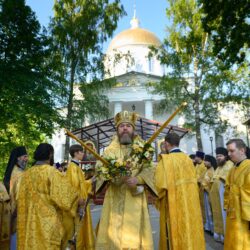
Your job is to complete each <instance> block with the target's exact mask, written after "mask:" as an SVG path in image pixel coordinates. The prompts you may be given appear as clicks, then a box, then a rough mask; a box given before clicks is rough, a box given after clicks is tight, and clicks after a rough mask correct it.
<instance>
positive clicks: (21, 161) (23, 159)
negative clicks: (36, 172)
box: [4, 146, 28, 249]
mask: <svg viewBox="0 0 250 250" xmlns="http://www.w3.org/2000/svg"><path fill="white" fill-rule="evenodd" d="M27 162H28V154H27V151H26V148H25V147H24V146H19V147H16V148H14V149H13V150H12V151H11V154H10V157H9V161H8V165H7V168H6V171H5V174H4V184H5V187H6V189H7V191H8V192H9V195H10V201H11V202H10V204H11V244H10V246H11V249H16V237H17V236H16V220H17V204H16V202H17V193H18V188H19V183H20V180H21V177H22V175H23V173H24V170H25V167H26V165H27Z"/></svg>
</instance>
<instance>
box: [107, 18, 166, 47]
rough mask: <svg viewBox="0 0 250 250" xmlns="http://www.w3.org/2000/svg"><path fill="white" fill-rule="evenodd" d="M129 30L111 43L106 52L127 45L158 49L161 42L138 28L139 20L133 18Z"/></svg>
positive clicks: (153, 35) (117, 36)
mask: <svg viewBox="0 0 250 250" xmlns="http://www.w3.org/2000/svg"><path fill="white" fill-rule="evenodd" d="M130 23H131V28H130V29H127V30H124V31H122V32H121V33H119V34H118V35H116V36H115V37H114V39H113V40H112V41H111V43H110V45H109V48H108V51H112V50H114V49H118V48H121V47H123V46H127V45H147V46H155V47H159V46H160V45H161V41H160V40H159V38H158V37H157V36H156V35H155V34H154V33H152V32H150V31H148V30H146V29H142V28H140V27H139V20H138V19H137V18H136V17H133V19H132V20H131V22H130Z"/></svg>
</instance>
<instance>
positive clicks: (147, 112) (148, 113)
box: [145, 100, 153, 120]
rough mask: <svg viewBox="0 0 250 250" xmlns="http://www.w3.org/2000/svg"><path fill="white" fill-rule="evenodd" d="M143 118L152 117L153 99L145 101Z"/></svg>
mask: <svg viewBox="0 0 250 250" xmlns="http://www.w3.org/2000/svg"><path fill="white" fill-rule="evenodd" d="M145 118H147V119H150V120H152V119H153V101H152V100H146V101H145Z"/></svg>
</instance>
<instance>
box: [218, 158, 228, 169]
mask: <svg viewBox="0 0 250 250" xmlns="http://www.w3.org/2000/svg"><path fill="white" fill-rule="evenodd" d="M226 162H227V159H226V158H225V159H223V160H220V159H218V160H217V164H218V166H219V167H223V166H224V165H225V163H226Z"/></svg>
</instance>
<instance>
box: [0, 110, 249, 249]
mask: <svg viewBox="0 0 250 250" xmlns="http://www.w3.org/2000/svg"><path fill="white" fill-rule="evenodd" d="M135 122H136V114H135V113H132V112H128V111H123V112H120V113H118V114H117V115H116V116H115V124H116V129H117V133H116V135H114V137H113V139H112V142H111V143H110V145H109V146H108V147H107V148H106V149H105V150H104V153H103V157H104V158H105V157H106V158H109V157H111V158H116V159H118V160H127V161H128V166H131V164H133V162H131V159H130V158H129V157H130V153H131V145H132V143H133V142H135V141H136V140H138V139H139V136H137V135H135V133H134V131H135ZM179 143H180V137H179V136H178V135H177V134H175V133H168V134H167V135H166V137H165V141H164V143H163V146H164V147H163V150H166V153H165V152H162V154H160V155H159V159H158V165H157V166H156V167H153V163H152V161H148V162H147V163H146V164H144V165H138V167H137V166H135V167H133V170H132V174H131V176H125V177H122V178H120V179H114V180H111V181H108V182H107V181H105V180H102V178H101V177H96V176H94V177H93V178H91V179H89V180H86V178H85V176H84V172H83V171H82V170H81V167H80V163H79V162H80V161H81V160H82V158H83V148H82V146H80V145H72V146H71V147H70V155H71V158H72V160H71V162H70V163H69V165H68V169H67V171H66V174H63V173H61V172H59V171H58V170H57V169H56V168H54V167H52V166H53V154H54V149H53V147H52V146H51V145H50V144H47V143H42V144H40V145H39V146H38V147H37V149H36V151H35V152H34V161H35V162H34V164H33V166H32V167H31V168H28V169H25V166H26V164H27V161H28V155H27V152H26V149H25V147H23V146H22V147H17V148H15V149H14V150H13V151H12V152H11V155H10V158H9V163H8V166H7V168H6V172H5V176H4V181H3V183H1V184H0V249H1V250H5V249H11V250H12V249H18V250H29V249H30V250H43V249H46V250H54V249H58V250H59V249H77V250H80V249H81V250H91V249H97V250H153V249H160V250H163V249H164V250H165V249H173V250H186V249H188V250H192V249H194V250H203V249H205V239H204V229H205V231H209V232H210V233H211V234H212V235H213V237H214V239H215V240H216V241H220V242H222V243H223V242H224V249H226V250H234V249H235V250H250V160H248V159H247V153H246V145H245V143H244V142H243V141H242V140H241V139H231V140H230V141H228V142H227V144H226V145H227V149H226V148H217V149H216V159H215V158H214V157H213V156H211V155H205V154H204V153H203V152H200V151H197V153H196V155H195V156H194V157H192V156H188V155H187V154H185V153H183V152H182V151H181V149H180V148H179ZM191 158H193V159H191ZM97 168H102V163H101V162H97V164H96V169H97ZM103 188H106V194H105V198H104V204H103V208H102V213H101V217H100V221H99V223H98V225H97V228H96V229H95V230H94V229H93V227H92V220H91V213H90V208H89V205H88V202H89V199H90V198H91V197H93V194H94V193H98V192H100V191H101V190H102V189H103ZM147 192H151V193H152V194H154V195H155V197H156V199H155V200H156V202H155V206H156V208H157V209H158V210H159V212H160V225H159V231H160V237H159V246H154V244H153V237H152V230H151V224H150V216H149V211H148V204H147Z"/></svg>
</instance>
